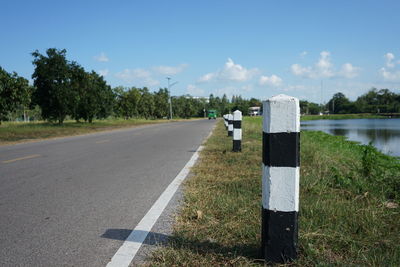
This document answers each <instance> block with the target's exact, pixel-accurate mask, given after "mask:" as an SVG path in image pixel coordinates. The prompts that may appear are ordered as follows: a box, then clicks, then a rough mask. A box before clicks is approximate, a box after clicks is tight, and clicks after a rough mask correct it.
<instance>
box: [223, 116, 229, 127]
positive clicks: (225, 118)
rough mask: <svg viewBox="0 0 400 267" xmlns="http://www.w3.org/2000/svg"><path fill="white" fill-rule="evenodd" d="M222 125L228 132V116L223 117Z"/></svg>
mask: <svg viewBox="0 0 400 267" xmlns="http://www.w3.org/2000/svg"><path fill="white" fill-rule="evenodd" d="M224 124H225V129H227V130H228V114H225V115H224Z"/></svg>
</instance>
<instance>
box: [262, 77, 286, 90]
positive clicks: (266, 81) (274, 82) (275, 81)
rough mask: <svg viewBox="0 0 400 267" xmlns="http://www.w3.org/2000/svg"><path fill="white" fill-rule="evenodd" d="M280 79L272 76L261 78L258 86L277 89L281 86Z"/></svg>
mask: <svg viewBox="0 0 400 267" xmlns="http://www.w3.org/2000/svg"><path fill="white" fill-rule="evenodd" d="M282 81H283V80H282V78H280V77H279V76H277V75H275V74H272V75H271V76H269V77H268V76H261V77H260V80H259V84H260V85H270V86H274V87H278V86H280V85H282Z"/></svg>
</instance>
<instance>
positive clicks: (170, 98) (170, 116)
mask: <svg viewBox="0 0 400 267" xmlns="http://www.w3.org/2000/svg"><path fill="white" fill-rule="evenodd" d="M167 80H168V93H169V119H170V120H172V94H171V90H170V87H172V86H174V85H175V84H177V83H178V82H174V83H173V84H169V80H171V78H170V77H167Z"/></svg>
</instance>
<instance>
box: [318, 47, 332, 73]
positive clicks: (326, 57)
mask: <svg viewBox="0 0 400 267" xmlns="http://www.w3.org/2000/svg"><path fill="white" fill-rule="evenodd" d="M330 56H331V54H330V53H329V52H328V51H322V52H321V53H320V58H319V60H318V62H317V64H316V71H317V75H318V76H320V77H324V78H329V77H333V76H334V75H335V74H334V73H333V70H332V63H331V58H330Z"/></svg>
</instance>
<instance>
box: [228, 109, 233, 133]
mask: <svg viewBox="0 0 400 267" xmlns="http://www.w3.org/2000/svg"><path fill="white" fill-rule="evenodd" d="M228 136H233V115H232V114H228Z"/></svg>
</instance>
